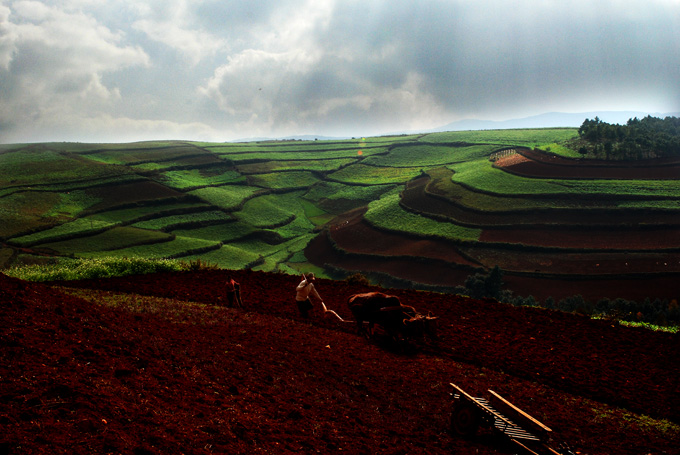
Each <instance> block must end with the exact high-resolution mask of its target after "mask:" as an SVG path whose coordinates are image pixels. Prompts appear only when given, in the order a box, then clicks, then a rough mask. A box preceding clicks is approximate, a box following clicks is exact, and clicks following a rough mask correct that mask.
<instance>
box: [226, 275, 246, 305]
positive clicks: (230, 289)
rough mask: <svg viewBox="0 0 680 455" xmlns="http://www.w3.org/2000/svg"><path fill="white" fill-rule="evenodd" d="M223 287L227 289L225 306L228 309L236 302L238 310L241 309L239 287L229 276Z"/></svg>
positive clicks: (241, 302)
mask: <svg viewBox="0 0 680 455" xmlns="http://www.w3.org/2000/svg"><path fill="white" fill-rule="evenodd" d="M225 287H226V289H227V302H228V303H227V305H228V306H229V308H231V307H233V306H234V302H236V304H237V305H238V307H239V308H243V300H241V285H240V284H239V283H238V282H236V281H234V279H233V278H232V277H231V275H229V276H228V277H227V282H226V283H225Z"/></svg>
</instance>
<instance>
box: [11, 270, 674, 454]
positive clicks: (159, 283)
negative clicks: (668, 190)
mask: <svg viewBox="0 0 680 455" xmlns="http://www.w3.org/2000/svg"><path fill="white" fill-rule="evenodd" d="M227 273H231V274H232V275H233V276H234V278H235V279H236V280H237V281H239V282H241V284H242V286H243V297H244V301H245V304H246V308H245V309H230V308H225V307H222V306H216V305H214V304H215V303H216V302H217V303H219V302H221V301H223V300H224V294H223V283H224V281H225V279H226V276H227ZM298 279H299V278H298V277H294V276H289V275H282V274H266V273H261V272H250V271H233V272H228V271H202V272H194V273H174V274H155V275H144V276H136V277H123V278H112V279H103V280H92V281H81V282H70V283H62V284H63V285H68V286H72V287H76V286H77V287H80V288H86V289H99V290H101V291H96V292H100V293H101V294H99V297H97V294H95V295H94V299H95V300H99V299H100V298H101V297H103V296H104V295H105V294H104V292H105V291H107V290H108V291H115V292H121V293H131V294H134V295H137V297H136V298H137V299H140V300H143V296H144V295H154V296H162V297H166V298H169V299H173V300H172V302H175V303H177V302H180V301H186V300H190V301H193V302H203V303H206V304H207V305H205V306H197V305H193V307H192V308H193V310H192V312H190V313H183V315H182V316H181V317H174V318H172V317H171V316H170V315H169V314H167V313H166V312H165V311H163V310H162V309H161V310H159V311H157V312H149V311H138V312H135V313H133V312H130V311H129V310H124V309H117V310H116V309H111V308H107V307H103V306H100V305H97V304H95V303H92V302H89V301H84V300H81V299H79V298H76V297H72V296H68V295H66V294H64V293H63V290H65V288H51V287H48V286H45V285H42V284H34V283H27V282H23V281H20V280H16V279H13V278H8V277H6V276H4V275H0V321H1V324H0V346H1V348H2V349H0V357H1V358H2V362H0V382H1V383H2V387H1V388H0V428H1V430H2V431H1V432H0V449H1V450H2V453H9V454H14V453H22V454H24V453H26V454H38V453H48V452H49V453H55V454H61V453H64V454H66V453H68V454H81V453H82V454H93V453H124V454H164V453H187V454H209V453H234V454H242V453H243V454H244V453H249V454H250V453H293V452H296V453H335V452H345V453H353V454H354V453H362V454H363V453H365V454H373V453H381V454H382V453H389V454H397V453H409V454H420V453H422V454H436V453H442V454H443V453H446V454H450V453H480V454H493V453H508V454H509V453H515V451H514V450H512V449H511V448H509V447H507V446H504V445H503V444H502V443H501V441H499V440H497V439H495V438H493V437H492V436H491V435H490V434H489V433H486V432H481V433H480V434H478V435H477V436H476V437H474V438H472V439H461V438H459V437H456V436H453V435H451V434H450V433H449V431H448V427H449V423H448V418H449V415H450V398H449V392H450V390H449V389H450V387H448V383H449V382H454V383H456V384H458V385H459V386H461V387H463V389H465V390H466V391H468V392H469V393H471V394H472V395H474V396H482V395H484V394H485V393H486V391H487V390H488V389H493V390H495V391H496V392H498V393H500V394H501V395H503V396H504V397H506V398H508V399H509V400H510V401H512V402H513V403H514V404H516V405H517V406H519V407H520V408H522V409H524V410H525V411H527V412H528V413H530V414H531V415H533V416H534V417H536V418H538V419H539V420H541V421H542V422H543V423H545V424H546V425H548V426H550V427H551V428H553V430H554V431H555V433H556V438H559V439H562V440H565V441H567V442H569V443H570V445H571V447H572V448H573V450H575V451H576V452H577V453H581V454H647V453H655V454H662V453H664V454H678V453H680V451H679V450H678V447H679V446H680V445H679V442H680V431H679V430H678V429H677V426H674V425H673V424H669V423H667V424H666V425H665V428H664V425H655V424H653V422H654V421H653V420H651V419H658V418H664V419H668V421H669V422H675V423H676V424H677V423H679V422H680V394H679V393H678V385H679V383H678V378H680V363H679V362H677V353H678V348H680V337H678V335H672V334H666V333H656V332H650V331H646V330H643V329H631V328H626V327H621V326H618V325H617V324H615V323H612V322H606V321H592V320H589V319H587V318H584V317H580V316H577V315H571V314H564V313H559V312H554V311H548V310H539V309H529V308H522V309H517V308H513V307H511V306H508V305H503V304H499V303H495V302H491V301H475V300H470V299H465V298H461V297H454V296H450V295H444V294H430V293H424V292H416V291H399V290H395V291H389V292H391V293H393V294H395V295H397V296H399V298H400V299H401V300H402V302H404V303H405V304H409V305H414V306H415V307H416V308H418V309H420V310H421V311H432V312H433V313H434V314H436V315H438V316H439V317H440V319H439V328H440V335H441V336H442V340H441V341H439V342H438V343H420V342H412V344H410V345H408V346H410V347H402V348H397V347H395V346H394V345H393V344H390V343H388V342H386V341H385V340H383V339H382V338H378V339H377V340H376V341H367V340H365V339H363V338H362V337H359V336H358V335H356V334H355V327H354V324H352V323H341V322H334V321H331V320H328V319H323V318H321V317H320V315H319V314H315V315H314V317H313V318H312V319H311V321H309V322H305V321H302V320H300V318H299V317H298V315H297V309H296V307H295V305H294V303H292V299H293V296H294V288H295V285H296V284H297V282H298ZM317 287H318V289H319V292H320V293H321V295H322V296H323V297H324V300H325V302H326V304H327V305H328V307H329V308H331V309H334V310H336V311H338V312H339V313H340V314H341V315H342V316H343V317H345V318H349V316H350V315H349V311H348V310H347V308H346V306H345V303H344V302H345V300H346V298H347V297H348V296H349V295H350V294H353V293H356V292H364V291H366V290H372V289H374V288H371V287H366V286H352V285H349V284H348V283H346V282H343V281H331V280H319V281H318V283H317ZM638 414H641V415H646V416H649V417H647V418H641V417H639V415H638ZM650 418H651V419H650Z"/></svg>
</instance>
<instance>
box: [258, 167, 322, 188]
mask: <svg viewBox="0 0 680 455" xmlns="http://www.w3.org/2000/svg"><path fill="white" fill-rule="evenodd" d="M318 181H319V178H318V177H317V176H315V175H314V174H312V173H311V172H308V171H288V172H272V173H269V174H254V175H250V176H248V183H249V184H250V185H251V186H261V187H263V188H272V189H284V188H290V189H295V188H308V187H310V186H312V185H314V184H315V183H317V182H318Z"/></svg>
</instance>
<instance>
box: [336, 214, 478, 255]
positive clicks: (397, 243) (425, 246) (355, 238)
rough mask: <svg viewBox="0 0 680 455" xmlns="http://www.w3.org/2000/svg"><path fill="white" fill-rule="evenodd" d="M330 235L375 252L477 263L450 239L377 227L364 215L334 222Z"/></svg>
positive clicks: (345, 246)
mask: <svg viewBox="0 0 680 455" xmlns="http://www.w3.org/2000/svg"><path fill="white" fill-rule="evenodd" d="M328 232H329V233H328V235H329V237H330V239H331V240H332V242H333V243H334V244H335V245H336V246H337V248H339V249H340V250H342V251H344V252H347V253H356V254H361V255H372V256H405V257H413V258H425V259H435V260H441V261H445V262H453V263H456V264H461V265H469V266H474V267H477V266H479V263H476V262H472V261H470V260H468V259H467V258H466V257H464V256H463V255H461V253H460V251H459V250H458V248H457V247H456V246H455V245H453V244H452V243H450V242H446V241H441V240H432V239H414V238H412V237H406V236H403V235H399V234H396V233H386V232H382V231H380V230H377V229H375V228H374V227H372V226H371V225H369V224H368V223H366V222H365V221H364V220H363V219H361V218H355V219H353V220H347V221H344V222H342V223H341V224H339V225H335V226H331V227H330V228H329V231H328Z"/></svg>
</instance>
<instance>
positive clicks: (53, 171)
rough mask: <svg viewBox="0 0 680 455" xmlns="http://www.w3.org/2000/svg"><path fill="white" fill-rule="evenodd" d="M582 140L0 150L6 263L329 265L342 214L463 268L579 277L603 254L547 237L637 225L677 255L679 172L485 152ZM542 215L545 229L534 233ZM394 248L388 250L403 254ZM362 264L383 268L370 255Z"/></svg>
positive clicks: (620, 232) (506, 133)
mask: <svg viewBox="0 0 680 455" xmlns="http://www.w3.org/2000/svg"><path fill="white" fill-rule="evenodd" d="M576 138H578V131H577V129H576V128H547V129H525V130H519V129H517V130H486V131H454V132H442V133H427V134H417V135H415V134H414V135H399V136H384V137H368V138H361V137H359V138H352V139H347V140H328V141H323V140H322V141H293V140H286V141H283V140H282V141H262V142H247V143H212V142H179V141H153V142H139V143H133V144H69V143H45V144H27V145H21V144H16V145H5V146H0V241H2V245H0V264H2V265H5V266H9V265H12V263H23V262H27V263H33V262H37V263H43V262H46V261H47V260H48V259H45V258H44V256H39V255H38V253H40V254H42V255H44V254H52V255H54V256H56V257H57V259H58V260H60V261H64V262H66V261H68V260H72V259H69V258H72V257H75V258H101V257H104V256H107V257H113V258H126V257H127V258H134V257H143V258H182V259H183V260H189V261H191V260H197V259H201V260H204V261H208V262H209V263H212V264H217V265H218V266H220V267H224V268H244V267H250V268H254V269H256V270H265V271H277V272H284V273H298V272H300V271H303V272H304V271H315V272H317V273H319V274H320V275H321V276H324V274H325V275H326V276H337V275H338V274H341V273H342V271H343V268H342V264H340V262H341V261H340V260H338V263H336V264H334V263H332V262H329V263H326V262H323V261H322V263H321V262H319V258H318V254H319V253H318V252H314V251H313V250H310V249H306V248H315V245H319V244H320V241H321V240H322V239H323V237H319V238H317V236H318V235H319V234H320V235H322V236H324V235H327V234H329V233H330V235H331V236H332V235H333V234H332V233H333V232H334V229H337V230H338V232H340V230H341V229H342V227H343V226H346V227H347V230H346V231H342V232H343V235H344V238H345V239H347V238H349V240H345V241H346V242H350V243H348V244H347V245H350V244H351V242H352V241H355V242H354V243H356V244H359V243H361V242H360V241H359V240H361V239H356V238H355V239H351V235H350V234H349V233H350V232H352V231H351V230H352V229H355V228H357V229H358V226H361V227H362V228H363V229H366V231H363V232H364V233H365V235H368V236H369V238H370V235H381V234H380V233H381V232H382V233H389V234H390V235H391V236H396V237H395V238H399V239H402V240H400V242H401V243H408V242H411V241H416V242H418V241H419V240H425V239H426V240H428V242H423V243H425V244H427V245H433V244H436V245H439V244H440V243H438V242H442V243H441V244H445V245H449V246H450V247H451V248H456V249H464V250H465V251H466V252H469V254H467V256H466V257H467V258H468V259H467V260H466V261H463V262H460V261H461V260H460V259H457V258H452V259H451V261H452V263H456V264H459V265H465V267H469V266H470V263H475V262H474V259H470V258H474V257H482V256H483V255H484V254H486V253H485V251H486V252H487V253H488V254H491V253H489V251H492V250H493V251H492V252H493V254H494V255H495V256H493V257H502V258H503V261H504V264H515V265H513V267H516V270H514V269H513V270H509V273H515V272H516V273H530V274H536V275H541V273H543V272H542V270H543V269H544V268H546V267H548V268H549V269H550V273H551V274H553V275H558V274H560V273H564V274H579V273H582V272H581V270H585V269H586V267H591V266H592V267H591V268H593V269H595V270H597V272H598V273H600V274H603V272H602V269H603V268H604V267H605V265H604V264H605V262H604V261H600V262H601V263H602V264H600V263H596V264H597V267H599V268H595V265H593V264H589V263H588V264H585V265H583V264H580V263H579V264H576V265H573V264H567V263H568V262H569V260H571V259H568V258H575V257H577V256H575V255H571V256H569V255H567V254H562V255H561V256H560V257H559V258H555V260H554V261H553V260H552V259H551V258H550V254H552V253H551V252H550V251H547V252H546V251H544V250H545V249H546V248H545V247H541V242H543V243H542V244H543V245H545V244H546V241H545V238H543V237H544V236H546V235H547V236H550V235H552V234H553V233H558V232H559V233H560V234H561V235H562V236H563V238H562V239H559V241H558V240H556V239H554V238H550V239H549V240H550V242H548V244H549V245H550V247H551V248H553V246H552V245H555V247H554V248H555V249H556V250H560V249H564V250H566V249H569V248H576V247H578V245H579V244H582V239H584V238H585V239H588V240H589V244H590V245H592V243H593V242H592V239H590V236H592V235H596V233H600V232H610V231H611V232H612V234H611V235H608V236H607V238H603V239H602V245H607V244H608V242H611V243H612V244H616V245H618V246H617V248H619V249H620V250H621V249H622V247H621V245H624V246H625V247H626V248H627V247H628V243H622V242H629V241H630V242H632V241H634V240H636V239H637V238H638V237H639V238H640V239H641V240H644V242H643V241H641V242H640V245H637V246H636V245H631V246H630V248H631V249H634V250H636V251H644V248H645V245H653V246H654V247H655V248H659V249H660V250H663V252H662V253H659V254H667V255H670V254H672V252H674V251H675V246H676V245H677V241H675V240H674V239H673V238H666V237H672V233H673V232H676V230H677V228H678V226H679V225H680V221H677V220H680V179H675V180H673V179H668V178H666V179H665V180H661V179H659V180H654V179H651V178H650V179H648V180H617V179H610V180H604V179H601V180H592V179H591V180H587V179H579V178H572V179H560V178H548V177H541V175H540V174H539V175H536V176H535V177H532V178H528V177H521V176H518V175H515V174H511V173H509V172H506V171H505V170H504V169H502V168H496V167H494V166H493V163H491V162H490V161H489V157H490V156H491V155H493V154H494V153H495V152H498V151H501V150H505V149H509V148H514V147H528V148H536V149H538V150H539V151H540V150H544V151H549V152H550V153H555V154H559V155H562V156H569V157H574V158H580V159H589V157H588V158H586V157H582V156H581V155H580V154H579V153H577V152H576V151H575V150H573V149H572V148H570V147H575V146H574V145H573V144H575V143H576V142H574V139H576ZM569 163H570V162H568V163H567V164H562V165H570V164H569ZM600 165H601V163H600ZM631 165H634V164H631ZM673 165H676V164H673ZM529 166H530V164H529ZM535 168H536V169H541V167H540V166H536V167H535ZM605 168H606V165H605V166H604V167H602V169H605ZM536 172H540V171H536ZM645 172H647V171H645ZM650 172H651V171H650ZM546 174H547V173H546ZM565 175H567V174H565ZM569 175H575V174H573V173H572V174H569ZM610 175H613V176H616V175H621V174H616V173H612V174H610ZM646 178H647V177H646ZM406 189H408V190H407V191H405V190H406ZM402 198H403V201H402ZM562 209H564V210H562ZM572 215H573V217H575V218H579V217H580V219H572ZM362 217H363V219H362ZM609 218H611V219H612V220H619V221H611V222H610V221H609ZM456 220H458V221H456ZM359 221H361V224H359ZM364 221H365V223H364ZM353 222H356V224H352V223H353ZM366 223H367V224H369V225H370V226H372V227H373V229H369V228H368V227H367V226H366ZM457 223H459V224H457ZM543 226H549V227H550V229H552V230H551V231H550V232H549V233H541V232H539V230H540V229H543ZM566 226H568V227H566ZM580 229H583V230H580ZM638 229H639V231H640V232H639V233H638ZM629 231H631V232H629ZM356 232H361V231H360V230H357V231H356ZM375 232H377V234H376V233H375ZM669 233H670V234H669ZM539 234H542V235H543V237H541V235H539ZM638 234H639V235H638ZM355 235H361V234H355ZM598 235H599V234H598ZM664 236H666V237H664ZM609 237H611V238H609ZM338 238H343V236H339V237H338ZM391 238H392V237H390V239H391ZM313 239H315V242H312V240H313ZM332 240H333V241H336V239H335V238H333V239H332ZM340 241H341V240H337V242H338V243H337V245H338V246H339V247H340V251H341V250H342V245H340ZM560 242H563V243H560ZM579 242H581V243H579ZM616 242H618V243H616ZM645 242H646V243H645ZM386 243H388V245H386V246H385V248H390V246H389V242H386ZM400 245H401V244H400ZM451 245H453V246H451ZM490 245H492V246H490ZM401 247H403V245H401V246H400V248H401ZM404 248H405V247H404ZM447 248H448V247H447ZM541 248H543V249H542V250H541ZM589 248H590V247H589ZM536 249H539V250H540V251H541V254H535V250H536ZM592 249H593V248H590V250H592ZM347 250H349V249H347ZM361 251H362V250H361V249H360V247H359V246H357V252H354V251H353V253H352V254H353V255H355V256H356V257H353V258H352V260H355V259H356V260H357V261H360V260H361V254H363V253H361ZM400 251H402V252H401V253H400V252H397V253H395V254H394V255H392V256H395V257H396V256H398V255H399V254H407V253H403V251H406V249H404V250H400ZM456 251H457V250H456ZM31 253H35V254H31ZM366 254H368V253H366ZM408 254H410V253H408ZM612 254H615V253H612ZM616 254H618V253H616ZM465 255H466V254H463V253H461V255H456V254H452V256H460V257H463V256H465ZM390 256H391V255H390V254H385V257H386V258H387V257H390ZM308 257H309V258H310V259H309V261H317V262H319V263H311V262H309V261H308V259H307V258H308ZM588 257H594V256H593V255H591V256H588ZM536 258H540V261H539V260H538V259H536ZM620 258H621V259H622V261H623V263H624V264H625V265H624V266H621V264H618V265H616V264H617V261H618V259H619V257H618V256H615V258H614V259H611V256H607V261H606V264H607V266H610V264H611V267H612V270H620V267H626V266H627V263H626V261H627V260H631V261H632V260H638V262H640V263H643V262H645V261H647V262H648V263H649V264H648V265H646V267H648V268H647V269H643V268H638V269H635V270H634V271H635V272H638V273H640V274H645V273H649V274H652V273H657V269H658V270H661V271H662V272H663V273H665V274H666V275H659V276H664V277H665V276H672V274H673V273H680V263H679V264H678V265H676V264H675V263H674V262H673V261H671V262H668V260H667V259H664V260H663V261H651V260H648V259H645V258H646V256H643V255H637V256H635V257H633V256H632V255H629V256H628V257H623V256H621V257H620ZM420 259H422V261H423V263H425V262H427V258H424V257H423V258H419V260H420ZM329 260H332V259H329ZM439 260H441V259H439ZM456 261H459V262H456ZM532 261H533V262H532ZM647 262H645V264H647ZM659 262H660V264H661V265H659ZM562 264H566V265H562ZM666 264H668V265H667V266H666ZM485 265H487V266H490V264H486V263H485ZM600 265H602V267H600ZM480 266H481V263H480ZM662 266H663V268H662ZM376 267H378V266H376ZM559 267H565V268H564V269H559ZM615 267H619V269H616V268H615ZM630 267H631V269H632V268H633V265H632V264H631V266H630ZM640 267H642V266H640ZM655 267H656V268H655ZM666 267H667V268H666ZM671 267H673V268H672V270H671ZM676 269H677V270H676ZM588 270H590V269H588ZM624 270H625V269H624ZM368 272H376V273H378V275H379V274H380V273H384V272H383V271H381V269H380V268H379V267H378V268H377V270H375V271H371V270H369V271H368ZM546 273H547V272H546ZM617 273H618V272H617ZM444 275H446V274H442V276H444ZM551 276H552V275H551ZM399 279H403V280H404V282H413V281H412V278H411V277H407V276H404V277H399ZM414 283H415V282H414ZM456 284H460V283H443V284H442V286H443V287H444V288H446V289H450V288H452V287H453V286H455V285H456ZM677 297H680V296H676V298H677Z"/></svg>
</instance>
